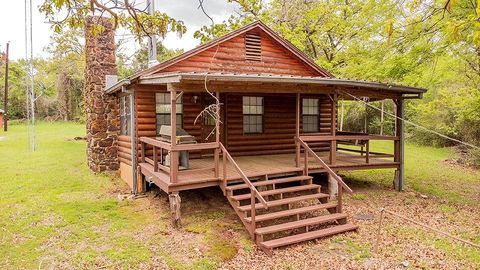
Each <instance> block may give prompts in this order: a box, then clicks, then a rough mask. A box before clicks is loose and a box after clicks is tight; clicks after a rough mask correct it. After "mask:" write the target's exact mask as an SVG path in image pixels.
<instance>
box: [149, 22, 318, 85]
mask: <svg viewBox="0 0 480 270" xmlns="http://www.w3.org/2000/svg"><path fill="white" fill-rule="evenodd" d="M259 34H260V36H261V61H252V60H246V59H245V34H243V35H238V36H236V37H233V38H231V39H229V40H226V41H224V42H222V43H220V44H218V45H217V46H214V47H212V48H210V49H208V50H205V51H203V52H200V53H197V54H195V55H193V56H190V57H188V58H186V59H184V60H182V61H179V62H177V63H175V64H174V65H171V66H169V67H166V68H164V69H162V70H161V71H160V72H159V73H164V72H174V71H177V72H205V71H217V72H230V73H250V74H252V73H253V74H277V75H297V76H321V74H319V73H318V71H316V70H314V69H313V68H311V67H309V66H307V65H306V64H305V63H304V62H302V61H301V60H299V59H298V58H297V57H296V56H295V55H293V54H292V53H291V52H290V51H288V50H287V49H285V48H284V47H283V46H282V45H280V44H279V43H278V42H276V41H275V40H273V39H272V38H270V37H269V36H268V35H267V34H265V33H263V32H260V33H259Z"/></svg>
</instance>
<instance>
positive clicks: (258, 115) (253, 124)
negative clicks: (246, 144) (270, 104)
mask: <svg viewBox="0 0 480 270" xmlns="http://www.w3.org/2000/svg"><path fill="white" fill-rule="evenodd" d="M262 132H263V97H243V133H262Z"/></svg>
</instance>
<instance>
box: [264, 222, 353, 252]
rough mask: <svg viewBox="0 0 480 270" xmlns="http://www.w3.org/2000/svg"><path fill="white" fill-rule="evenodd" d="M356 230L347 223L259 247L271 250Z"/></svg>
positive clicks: (277, 240)
mask: <svg viewBox="0 0 480 270" xmlns="http://www.w3.org/2000/svg"><path fill="white" fill-rule="evenodd" d="M356 229H358V226H357V225H354V224H349V223H348V224H344V225H337V226H334V227H330V228H326V229H320V230H316V231H310V232H306V233H301V234H295V235H291V236H287V237H283V238H278V239H273V240H269V241H264V242H261V243H260V246H261V247H262V248H266V249H273V248H278V247H282V246H287V245H292V244H296V243H300V242H305V241H309V240H313V239H317V238H322V237H327V236H331V235H335V234H339V233H344V232H348V231H354V230H356Z"/></svg>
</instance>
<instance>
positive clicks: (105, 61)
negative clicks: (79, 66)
mask: <svg viewBox="0 0 480 270" xmlns="http://www.w3.org/2000/svg"><path fill="white" fill-rule="evenodd" d="M94 25H102V26H103V27H104V28H105V29H104V31H103V32H101V33H97V34H96V35H94V34H92V31H91V30H90V29H92V27H93V26H94ZM85 47H86V51H85V54H86V60H87V65H86V69H85V92H84V95H85V109H86V116H87V159H88V167H89V168H90V169H91V170H92V171H94V172H102V171H114V170H118V168H119V163H118V157H117V141H118V134H119V131H120V127H119V125H120V123H119V121H120V119H119V102H118V98H117V97H116V96H115V95H106V94H105V93H104V90H105V75H116V74H117V65H116V63H115V60H116V59H115V30H114V29H113V23H112V21H111V20H110V19H109V18H99V17H94V16H92V17H87V18H86V20H85Z"/></svg>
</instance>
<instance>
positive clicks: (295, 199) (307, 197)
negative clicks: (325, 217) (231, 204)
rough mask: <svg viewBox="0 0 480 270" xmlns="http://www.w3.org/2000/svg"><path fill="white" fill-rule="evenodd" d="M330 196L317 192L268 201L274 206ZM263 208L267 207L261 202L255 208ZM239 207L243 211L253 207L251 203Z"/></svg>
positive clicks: (269, 204) (268, 203)
mask: <svg viewBox="0 0 480 270" xmlns="http://www.w3.org/2000/svg"><path fill="white" fill-rule="evenodd" d="M328 197H329V195H328V194H325V193H315V194H309V195H302V196H296V197H291V198H286V199H281V200H274V201H268V202H267V205H268V206H269V207H273V206H280V205H284V204H288V203H294V202H299V201H305V200H311V199H319V198H328ZM263 208H265V207H264V206H263V204H261V203H256V204H255V209H263ZM237 209H238V210H239V211H242V212H245V211H249V210H250V209H251V205H250V204H247V205H243V206H239V207H238V208H237Z"/></svg>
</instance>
